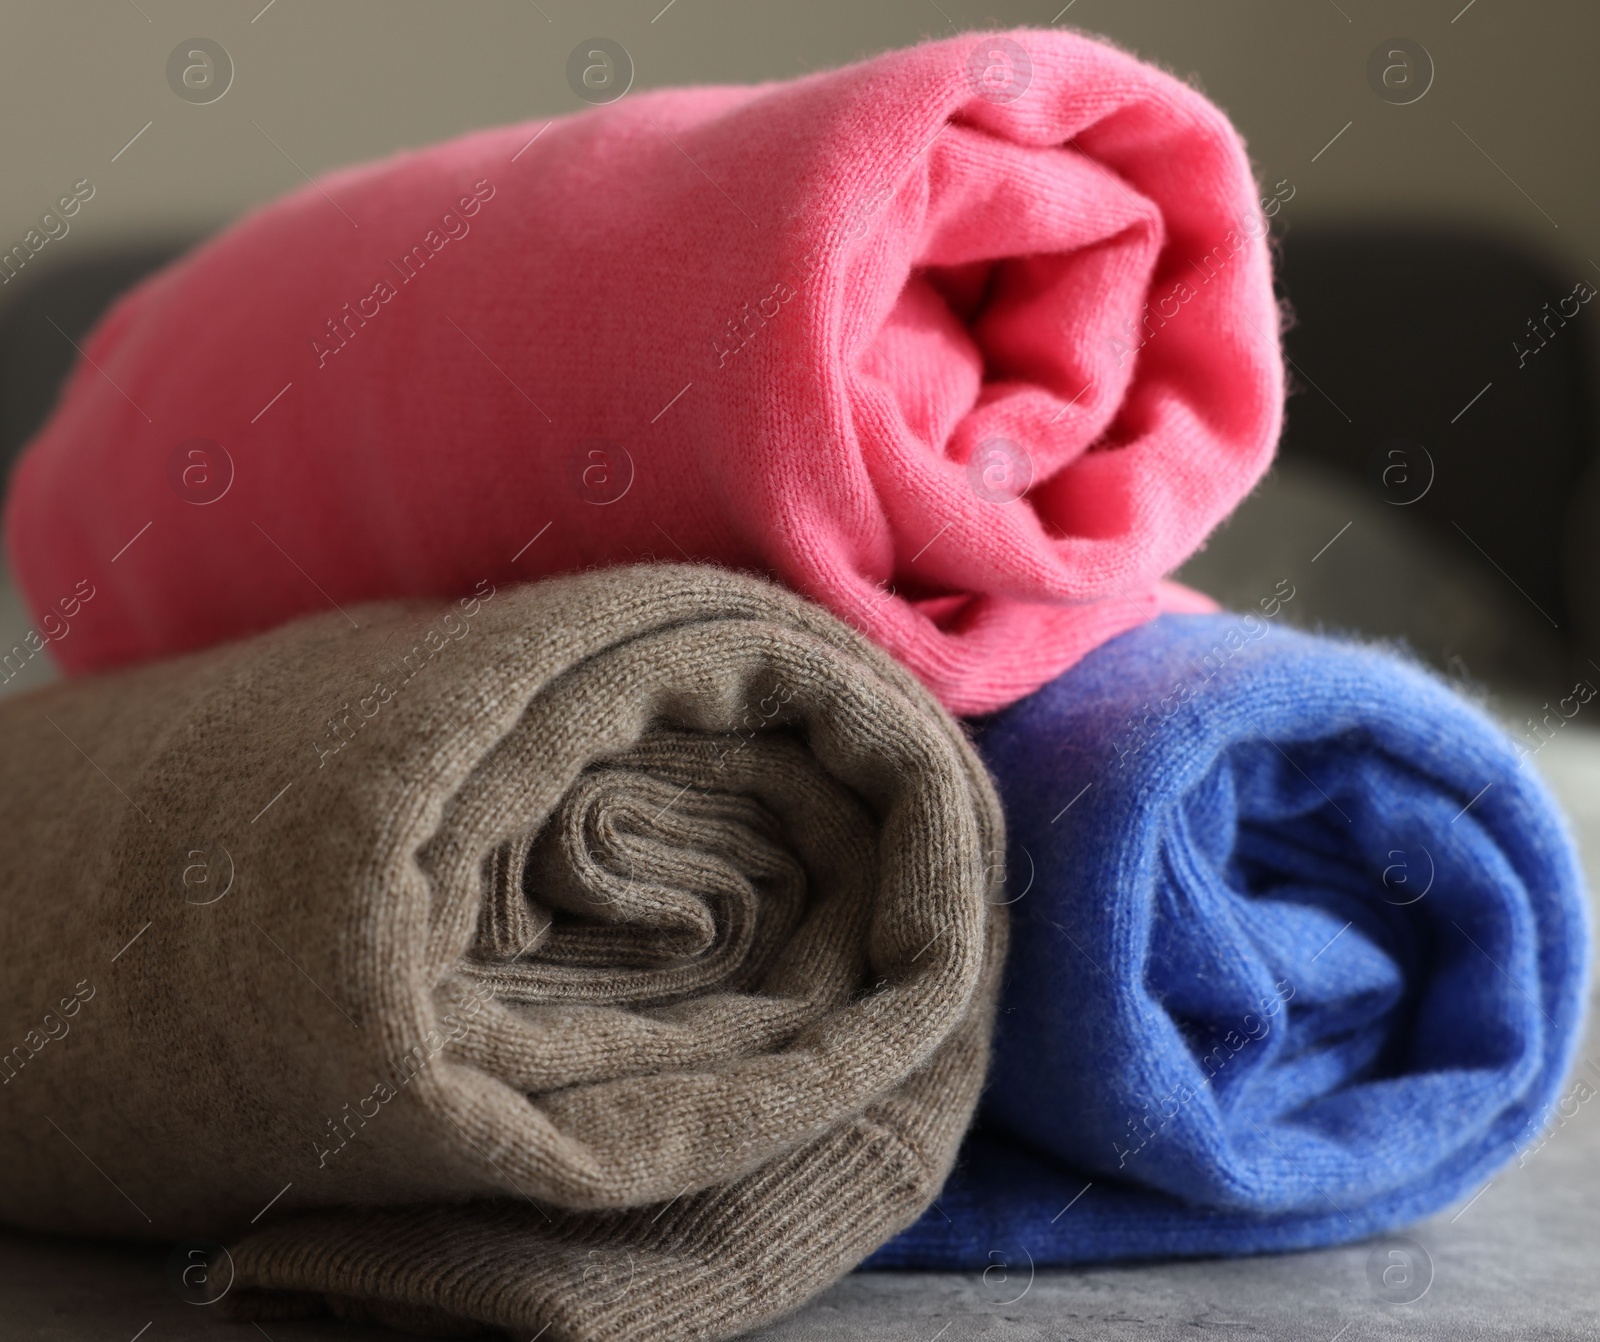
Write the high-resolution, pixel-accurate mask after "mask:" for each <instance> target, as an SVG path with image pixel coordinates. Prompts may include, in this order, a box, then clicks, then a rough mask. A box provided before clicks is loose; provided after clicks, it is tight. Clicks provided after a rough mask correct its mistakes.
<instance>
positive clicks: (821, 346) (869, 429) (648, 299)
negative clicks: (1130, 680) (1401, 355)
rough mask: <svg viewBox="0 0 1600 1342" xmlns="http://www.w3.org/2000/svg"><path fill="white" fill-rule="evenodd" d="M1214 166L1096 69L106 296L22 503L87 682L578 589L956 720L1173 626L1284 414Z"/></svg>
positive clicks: (1246, 225) (581, 125)
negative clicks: (928, 702) (783, 617)
mask: <svg viewBox="0 0 1600 1342" xmlns="http://www.w3.org/2000/svg"><path fill="white" fill-rule="evenodd" d="M1265 234H1266V225H1265V221H1264V219H1263V218H1262V215H1261V211H1260V207H1259V204H1258V201H1257V199H1256V191H1255V188H1254V185H1253V181H1252V177H1251V173H1250V169H1249V165H1248V163H1247V161H1246V158H1245V154H1244V150H1243V147H1242V146H1241V144H1240V141H1239V138H1238V136H1237V135H1236V133H1235V132H1234V131H1233V129H1232V128H1231V126H1230V125H1229V124H1228V122H1227V120H1226V118H1225V117H1224V116H1223V115H1222V113H1221V112H1219V111H1218V110H1217V109H1216V108H1215V107H1213V106H1212V105H1211V104H1210V103H1209V102H1207V101H1206V100H1205V99H1204V98H1202V97H1201V96H1200V95H1199V94H1197V93H1196V92H1194V91H1193V90H1192V89H1190V88H1189V87H1188V86H1186V85H1184V84H1182V83H1180V82H1178V81H1177V80H1175V79H1173V78H1171V77H1170V76H1168V75H1166V74H1163V73H1162V72H1160V71H1158V70H1155V69H1153V68H1151V67H1150V66H1147V65H1144V64H1142V63H1141V62H1139V61H1137V60H1135V59H1133V58H1132V57H1130V56H1128V55H1126V54H1124V53H1122V52H1119V51H1117V50H1114V49H1112V48H1110V47H1108V46H1105V45H1103V44H1101V43H1099V42H1096V41H1092V40H1090V39H1087V38H1085V37H1082V36H1078V35H1075V34H1070V33H1063V32H1033V31H1019V32H1013V33H1010V34H1000V35H990V36H975V35H966V36H962V37H959V38H952V39H949V40H945V41H938V42H931V43H927V44H925V45H922V46H919V47H916V48H913V49H910V50H905V51H895V52H890V53H888V54H886V55H883V56H879V57H876V58H874V59H872V60H868V61H865V62H863V63H861V64H858V65H854V66H851V67H848V68H845V69H842V70H836V71H830V72H826V73H823V74H818V75H812V76H809V77H806V78H803V79H799V80H795V81H792V82H787V83H779V84H769V85H763V86H758V87H748V88H744V87H741V88H696V89H679V90H667V91H663V92H656V93H649V94H630V95H628V96H627V97H625V98H623V99H621V100H620V101H618V102H616V103H614V104H610V105H607V106H602V107H597V108H595V109H592V110H590V111H587V112H585V113H583V114H581V115H576V116H571V117H565V118H560V119H557V120H554V121H551V122H549V123H548V124H547V123H544V122H540V121H534V122H529V123H527V124H525V125H520V126H510V127H504V128H500V129H495V130H489V131H484V132H480V133H476V134H472V135H469V136H466V137H464V138H462V139H458V140H454V141H451V142H449V143H446V144H443V145H439V146H436V147H433V148H429V149H424V150H421V151H418V152H413V153H406V154H402V155H399V156H397V157H394V158H391V159H388V160H386V161H384V162H381V163H377V164H373V165H370V166H364V167H359V168H354V169H350V170H346V171H341V172H337V173H334V174H331V175H329V176H327V177H325V178H323V179H321V180H320V181H318V182H316V183H314V184H313V185H312V186H310V187H308V188H306V189H304V190H301V191H298V192H296V193H295V194H293V195H291V196H289V197H287V198H285V199H283V200H281V201H279V202H277V203H275V204H273V205H270V206H268V207H266V208H264V209H262V210H259V211H257V212H255V213H254V214H252V215H250V216H248V217H247V218H245V219H244V220H242V221H241V222H240V223H238V224H237V225H235V226H234V227H232V228H230V229H228V230H227V231H225V232H224V233H222V234H221V235H220V236H218V237H217V238H215V239H214V240H212V241H211V242H209V243H207V244H206V245H205V246H203V247H201V248H200V249H198V250H197V251H196V252H194V253H193V254H192V255H190V256H188V257H186V258H185V259H183V260H182V261H181V262H179V263H177V264H176V265H174V266H172V267H170V268H169V269H167V270H166V271H164V272H162V273H161V274H159V275H158V276H156V277H154V278H153V279H151V280H150V281H148V282H146V283H145V284H144V285H142V286H141V287H140V288H138V289H136V290H135V291H134V292H133V293H131V294H130V295H129V296H128V297H126V298H125V299H124V300H123V301H121V302H120V303H119V304H118V305H117V306H116V307H115V308H114V309H113V310H112V312H111V313H110V314H109V315H108V316H107V318H106V319H105V320H104V321H103V322H102V323H101V325H100V327H99V329H98V330H97V331H96V333H95V334H94V336H93V337H92V339H91V340H90V341H89V342H88V344H87V346H86V352H87V359H86V360H84V361H82V362H81V363H80V366H79V367H78V369H77V370H76V371H75V373H74V375H73V377H72V379H71V381H70V382H69V384H68V387H67V389H66V391H65V393H64V396H63V399H62V402H61V404H60V405H59V407H58V408H57V410H56V412H55V414H54V415H53V417H52V418H51V420H50V422H49V423H48V425H47V426H46V427H45V429H44V430H43V432H42V433H41V434H40V436H39V437H38V438H37V439H36V440H35V442H34V443H33V444H32V445H31V447H30V448H29V450H28V452H27V453H26V455H25V457H24V458H23V460H22V462H21V463H20V465H19V467H18V470H17V472H16V474H15V477H14V480H13V484H12V489H11V494H10V498H9V501H8V506H7V527H8V537H9V546H10V557H11V563H12V565H13V569H14V572H15V573H16V574H17V575H18V577H19V579H20V582H21V584H22V586H23V588H24V590H25V591H26V593H27V595H28V597H29V598H30V600H31V602H32V603H33V605H34V607H35V609H36V610H37V611H44V610H47V609H49V608H51V607H52V605H53V604H54V603H55V602H56V601H57V599H58V598H59V597H61V596H62V595H63V594H70V593H72V592H73V590H74V587H75V585H76V584H77V583H78V582H79V581H80V580H82V579H85V578H87V579H89V580H90V581H92V582H93V583H94V584H95V586H96V588H97V589H98V591H99V592H100V593H102V594H103V595H102V596H100V598H99V599H97V600H96V601H95V602H94V604H93V607H92V608H90V609H86V610H85V611H84V613H83V615H82V617H81V618H80V619H78V620H75V621H74V622H73V623H72V626H71V629H70V636H63V637H62V638H61V639H60V641H58V642H57V643H55V645H54V651H55V653H56V656H57V658H58V660H59V661H60V662H61V663H62V664H63V665H64V666H65V667H66V668H67V669H68V670H69V671H73V672H82V671H88V670H93V669H98V668H103V667H109V666H112V665H115V664H118V663H124V662H129V661H135V660H140V659H144V658H149V657H153V656H157V655H160V654H166V653H172V652H176V651H179V650H183V649H188V648H193V647H196V646H199V645H203V644H207V643H211V642H215V641H219V640H222V639H226V638H231V637H234V636H237V635H241V634H244V633H247V632H250V631H253V630H257V629H261V628H264V627H267V626H270V625H273V624H276V623H279V622H281V621H283V620H285V619H288V618H290V617H291V616H294V615H297V614H299V613H301V612H304V611H308V610H312V609H318V608H326V607H327V606H328V605H329V604H337V605H341V606H342V605H345V604H348V603H354V602H357V601H361V600H366V599H369V598H379V597H394V596H446V595H450V594H455V593H460V592H466V591H470V590H472V588H473V586H474V584H476V583H478V582H479V581H480V580H482V579H488V580H490V581H492V582H495V583H501V582H506V581H514V580H517V579H531V578H535V577H541V576H544V575H547V574H553V573H559V572H565V571H571V570H575V569H582V568H585V567H588V566H591V565H602V564H614V563H625V562H632V561H637V560H646V559H651V558H654V559H658V560H672V559H680V558H693V559H696V560H710V561H714V562H718V563H721V564H724V565H729V566H733V567H737V568H743V569H747V570H753V571H758V572H763V573H767V574H769V575H771V576H774V577H776V578H777V579H779V580H780V581H782V582H784V583H787V584H788V585H789V586H791V587H793V588H795V589H796V590H798V591H800V592H801V593H803V594H805V595H807V596H810V597H812V598H813V599H815V600H817V601H819V602H821V603H822V604H823V605H825V606H827V607H829V608H830V609H832V610H833V611H834V612H835V613H837V614H838V615H840V616H842V617H843V618H845V619H846V620H848V621H849V622H851V623H852V624H854V625H856V626H857V627H858V628H860V629H861V630H863V631H864V632H866V633H867V634H868V635H870V636H871V637H872V638H874V639H875V640H877V641H878V642H879V643H880V644H882V645H883V646H884V647H886V648H887V649H888V650H889V651H890V652H892V653H894V654H895V655H896V656H897V657H899V658H900V659H901V660H902V661H903V662H905V663H906V664H907V665H908V666H909V667H910V668H911V669H912V670H913V671H914V672H916V673H917V674H918V675H919V676H920V677H921V678H922V679H923V680H924V681H925V682H926V683H927V684H928V685H929V686H930V687H931V688H932V689H933V691H934V692H935V693H936V694H937V695H938V696H939V697H940V698H941V699H942V700H943V701H944V703H945V704H946V705H947V706H949V707H950V708H951V709H953V710H954V711H956V712H961V713H973V712H983V711H987V710H991V709H995V708H999V707H1001V706H1003V705H1005V704H1007V703H1010V702H1011V701H1013V700H1015V699H1017V698H1020V697H1021V696H1023V695H1025V694H1027V693H1029V692H1030V691H1032V690H1034V689H1036V688H1037V687H1038V686H1040V685H1041V684H1043V683H1044V682H1045V681H1046V680H1048V679H1050V678H1052V677H1054V676H1055V675H1057V674H1058V673H1059V672H1061V671H1062V670H1064V669H1065V668H1066V667H1068V666H1069V665H1071V664H1072V663H1073V662H1075V661H1076V660H1077V659H1078V658H1079V657H1080V656H1082V655H1083V654H1084V653H1085V652H1087V651H1089V650H1090V649H1091V648H1093V647H1095V646H1096V645H1098V644H1099V643H1101V642H1103V641H1105V640H1106V639H1107V638H1110V637H1112V636H1113V635H1115V634H1117V633H1119V632H1121V631H1122V630H1124V629H1126V628H1128V627H1130V626H1131V625H1134V624H1137V623H1139V622H1141V621H1143V620H1145V619H1147V618H1149V617H1150V616H1152V615H1153V614H1155V613H1156V611H1157V610H1158V608H1162V607H1165V608H1169V609H1194V608H1196V606H1197V605H1198V604H1203V598H1198V597H1196V596H1195V595H1194V594H1192V593H1185V592H1183V591H1182V590H1181V589H1175V588H1173V587H1172V586H1171V585H1170V584H1163V583H1162V581H1161V579H1162V577H1163V575H1165V574H1167V573H1169V572H1171V570H1172V569H1174V568H1175V567H1176V566H1177V565H1178V564H1179V563H1181V562H1182V560H1183V559H1184V558H1185V557H1186V556H1187V555H1189V554H1190V553H1191V552H1192V551H1193V549H1194V548H1195V547H1196V546H1197V545H1198V544H1199V543H1200V542H1201V540H1202V539H1203V538H1204V536H1205V535H1206V533H1207V532H1208V531H1209V530H1210V529H1211V528H1212V527H1213V526H1214V525H1215V524H1216V523H1217V522H1218V521H1220V520H1221V519H1222V517H1223V516H1225V515H1226V513H1227V512H1228V511H1229V510H1230V509H1231V508H1232V507H1233V505H1234V504H1235V503H1236V502H1237V501H1238V500H1239V499H1240V498H1241V497H1242V496H1243V495H1244V494H1245V493H1247V492H1248V491H1249V489H1250V488H1251V487H1252V486H1253V484H1254V483H1255V481H1256V480H1257V479H1258V478H1259V476H1260V475H1261V473H1262V471H1263V470H1264V469H1265V468H1266V465H1267V463H1268V461H1269V459H1270V456H1271V452H1272V448H1273V444H1274V441H1275V439H1276V436H1277V431H1278V426H1279V419H1280V413H1281V403H1282V395H1283V385H1282V369H1281V365H1280V354H1279V348H1278V313H1277V308H1276V304H1275V301H1274V297H1273V293H1272V285H1271V270H1270V262H1269V251H1268V246H1267V242H1266V237H1265Z"/></svg>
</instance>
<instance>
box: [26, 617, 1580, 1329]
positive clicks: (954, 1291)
mask: <svg viewBox="0 0 1600 1342" xmlns="http://www.w3.org/2000/svg"><path fill="white" fill-rule="evenodd" d="M0 595H4V594H3V593H0ZM1534 762H1535V764H1536V765H1537V767H1538V768H1539V769H1540V771H1541V772H1543V773H1544V774H1545V776H1546V777H1547V778H1548V779H1549V780H1550V781H1551V783H1552V784H1553V786H1554V787H1555V789H1556V791H1557V793H1558V794H1559V795H1560V797H1561V800H1562V802H1563V804H1564V805H1565V807H1566V809H1567V812H1568V814H1569V815H1570V816H1571V817H1572V820H1573V822H1574V826H1575V828H1576V830H1577V832H1578V835H1579V841H1580V845H1581V846H1582V848H1583V852H1584V860H1585V865H1586V868H1587V870H1588V872H1589V880H1590V886H1591V890H1593V889H1594V888H1596V887H1597V886H1600V880H1597V877H1600V731H1593V730H1589V729H1586V728H1583V727H1580V726H1579V725H1577V724H1576V723H1574V724H1573V725H1572V726H1570V727H1569V728H1567V729H1566V731H1564V732H1563V734H1562V736H1561V737H1558V738H1557V739H1555V740H1553V741H1551V742H1550V743H1549V745H1547V746H1546V747H1545V748H1544V749H1543V750H1542V751H1541V752H1540V753H1539V754H1538V755H1537V756H1536V757H1535V759H1534ZM1581 1057H1582V1058H1583V1059H1588V1060H1591V1061H1592V1062H1593V1063H1594V1065H1595V1066H1596V1067H1600V1032H1597V1031H1596V1030H1595V1029H1594V1028H1593V1027H1592V1026H1591V1029H1590V1033H1589V1037H1588V1039H1587V1040H1586V1043H1585V1047H1584V1049H1583V1052H1582V1054H1581ZM1580 1067H1581V1063H1580ZM1583 1074H1584V1075H1585V1076H1588V1077H1589V1078H1590V1080H1591V1081H1592V1082H1593V1083H1594V1084H1595V1085H1596V1087H1597V1089H1600V1076H1596V1075H1595V1073H1594V1072H1593V1071H1592V1070H1584V1072H1583ZM1402 1241H1403V1242H1402ZM1417 1246H1420V1248H1421V1250H1422V1251H1423V1252H1424V1253H1425V1254H1426V1260H1425V1261H1424V1260H1423V1259H1422V1258H1420V1257H1419V1256H1418V1254H1417ZM1391 1250H1398V1251H1399V1252H1402V1253H1404V1254H1407V1255H1409V1260H1410V1261H1414V1262H1416V1263H1417V1264H1418V1266H1419V1269H1420V1270H1421V1271H1422V1272H1423V1273H1425V1274H1426V1275H1427V1278H1428V1286H1427V1290H1426V1292H1425V1293H1423V1294H1422V1295H1421V1296H1420V1297H1419V1298H1417V1299H1415V1300H1414V1301H1412V1302H1411V1303H1408V1304H1396V1303H1390V1302H1389V1301H1388V1300H1385V1299H1383V1298H1380V1295H1379V1293H1378V1291H1377V1290H1376V1289H1375V1288H1374V1286H1373V1285H1372V1282H1371V1271H1370V1269H1369V1264H1372V1263H1374V1262H1375V1263H1376V1267H1377V1269H1378V1270H1379V1272H1380V1274H1381V1269H1382V1268H1383V1267H1384V1266H1385V1265H1386V1264H1387V1263H1389V1261H1390V1260H1389V1258H1388V1255H1389V1253H1390V1252H1391ZM165 1258H166V1254H165V1252H164V1251H162V1250H154V1249H151V1248H148V1247H138V1246H133V1247H130V1246H126V1245H115V1244H98V1243H96V1244H87V1243H82V1242H74V1241H69V1240H52V1239H40V1238H38V1237H30V1236H25V1235H21V1234H16V1233H11V1232H5V1231H0V1342H13V1339H16V1340H18V1342H22V1340H24V1339H25V1340H26V1342H133V1339H135V1338H138V1339H139V1342H193V1340H197V1339H218V1342H244V1339H248V1338H256V1339H259V1338H260V1337H262V1336H266V1337H268V1338H269V1339H271V1342H310V1340H311V1339H344V1340H345V1342H371V1340H373V1339H378V1338H389V1339H394V1338H396V1337H397V1336H398V1335H397V1334H392V1333H389V1332H386V1331H383V1330H376V1329H369V1328H360V1327H355V1326H345V1325H342V1324H340V1323H338V1322H335V1321H329V1320H306V1321H297V1322H293V1323H279V1322H274V1323H270V1324H267V1325H266V1326H265V1327H264V1328H258V1327H257V1326H255V1325H251V1324H236V1323H229V1322H227V1321H224V1320H222V1319H219V1318H217V1317H215V1316H214V1315H213V1314H212V1313H211V1311H209V1310H207V1309H205V1308H197V1307H195V1306H192V1305H189V1304H188V1303H186V1302H185V1301H184V1300H182V1299H180V1298H179V1297H178V1296H177V1295H176V1294H175V1293H174V1292H173V1291H172V1290H171V1289H170V1288H169V1287H168V1285H167V1283H166V1279H165V1274H164V1270H163V1269H164V1263H165ZM1421 1280H1422V1278H1421V1277H1420V1276H1419V1278H1418V1284H1420V1283H1421ZM1413 1289H1414V1288H1413ZM756 1336H759V1337H762V1338H767V1339H772V1340H773V1342H777V1340H778V1339H783V1342H798V1340H799V1339H834V1338H837V1339H845V1338H849V1339H862V1340H863V1342H877V1340H880V1339H881V1342H935V1339H940V1340H941V1342H963V1340H964V1339H969V1338H984V1339H990V1340H991V1342H1012V1340H1013V1339H1015V1340H1016V1342H1023V1339H1028V1340H1030V1342H1031V1340H1032V1339H1075V1338H1107V1339H1121V1338H1130V1339H1131V1338H1140V1339H1165V1338H1173V1339H1176V1338H1186V1339H1191V1338H1197V1337H1216V1338H1240V1339H1255V1338H1259V1339H1284V1340H1285V1342H1300V1340H1301V1339H1305V1340H1306V1342H1334V1339H1339V1342H1362V1339H1375V1338H1408V1339H1435V1338H1437V1339H1466V1338H1479V1337H1484V1338H1488V1337H1495V1338H1501V1337H1526V1338H1550V1339H1556V1338H1596V1337H1600V1099H1597V1101H1596V1102H1593V1103H1587V1104H1584V1105H1581V1106H1580V1107H1579V1108H1578V1110H1577V1112H1576V1114H1575V1115H1574V1117H1572V1118H1571V1119H1570V1120H1568V1121H1567V1122H1566V1123H1565V1125H1564V1126H1563V1127H1562V1128H1561V1129H1559V1130H1558V1131H1556V1132H1554V1133H1553V1135H1551V1137H1550V1138H1549V1140H1548V1141H1547V1142H1546V1143H1545V1144H1544V1145H1543V1146H1542V1147H1541V1148H1539V1149H1538V1151H1537V1152H1536V1153H1535V1154H1533V1155H1532V1156H1530V1157H1525V1159H1524V1160H1523V1162H1522V1163H1521V1164H1517V1163H1513V1164H1512V1165H1511V1166H1510V1167H1508V1168H1507V1169H1506V1170H1504V1171H1502V1172H1501V1173H1500V1174H1498V1175H1496V1176H1495V1178H1494V1179H1493V1180H1491V1181H1490V1183H1489V1184H1488V1185H1487V1186H1486V1187H1485V1188H1484V1189H1482V1190H1480V1191H1479V1192H1478V1193H1477V1195H1476V1196H1475V1198H1474V1199H1473V1200H1471V1201H1470V1202H1467V1203H1465V1204H1463V1205H1458V1206H1456V1207H1453V1208H1450V1209H1448V1210H1446V1211H1445V1212H1443V1213H1441V1214H1440V1215H1438V1216H1436V1217H1434V1218H1433V1219H1431V1220H1429V1221H1426V1222H1423V1223H1422V1224H1420V1225H1416V1226H1412V1227H1409V1228H1407V1229H1405V1230H1404V1231H1402V1232H1401V1237H1400V1238H1398V1239H1396V1240H1394V1241H1391V1240H1378V1241H1369V1242H1366V1243H1363V1244H1359V1245H1353V1246H1350V1247H1347V1248H1341V1249H1332V1250H1325V1251H1322V1252H1317V1253H1298V1254H1288V1255H1284V1256H1281V1257H1266V1258H1251V1259H1240V1260H1228V1261H1219V1260H1210V1261H1199V1262H1183V1263H1170V1262H1169V1263H1155V1264H1139V1265H1129V1266H1119V1267H1101V1268H1094V1269H1088V1270H1078V1271H1073V1270H1067V1271H1063V1270H1044V1269H1039V1270H1037V1271H1033V1270H1030V1269H1029V1267H1028V1265H1027V1263H1026V1261H1022V1262H1010V1263H1006V1264H1005V1265H1004V1266H1001V1265H1000V1264H999V1263H997V1264H996V1266H995V1267H993V1268H991V1270H990V1271H989V1272H988V1273H961V1274H958V1273H873V1274H857V1275H855V1276H851V1277H847V1278H846V1279H845V1280H843V1281H841V1282H839V1283H838V1284H837V1285H835V1286H834V1287H832V1288H831V1289H830V1290H828V1291H826V1292H824V1293H823V1294H822V1295H821V1296H819V1297H818V1298H817V1299H816V1300H815V1301H813V1302H812V1303H811V1304H810V1305H808V1306H807V1307H806V1308H804V1309H803V1310H801V1311H799V1312H798V1313H796V1314H794V1315H792V1316H790V1317H789V1318H787V1319H784V1320H782V1321H781V1322H779V1323H777V1324H775V1325H773V1326H772V1327H770V1328H768V1329H766V1330H764V1331H762V1332H760V1333H759V1334H757V1335H756ZM663 1342H668V1340H667V1339H663Z"/></svg>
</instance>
